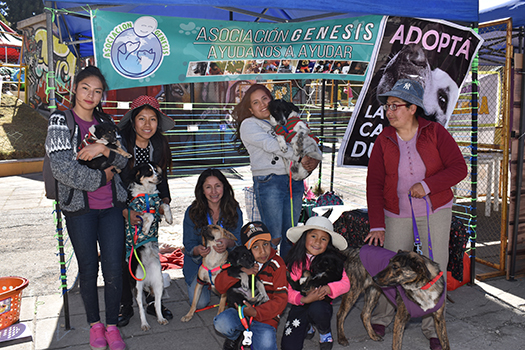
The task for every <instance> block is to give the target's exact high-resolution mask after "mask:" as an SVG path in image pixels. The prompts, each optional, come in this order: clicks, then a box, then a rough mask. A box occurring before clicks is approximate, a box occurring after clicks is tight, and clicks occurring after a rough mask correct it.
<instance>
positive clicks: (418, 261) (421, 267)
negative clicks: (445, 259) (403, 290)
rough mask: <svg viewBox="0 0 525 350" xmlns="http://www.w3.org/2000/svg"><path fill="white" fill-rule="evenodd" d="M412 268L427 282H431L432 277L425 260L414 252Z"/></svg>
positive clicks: (411, 256)
mask: <svg viewBox="0 0 525 350" xmlns="http://www.w3.org/2000/svg"><path fill="white" fill-rule="evenodd" d="M409 261H410V267H411V268H412V269H413V270H414V271H415V272H416V273H417V274H418V275H419V276H424V277H425V278H426V279H427V280H430V279H431V277H432V275H431V274H430V271H429V270H428V267H427V265H426V263H425V259H424V258H423V256H422V255H419V254H417V253H414V252H410V259H409Z"/></svg>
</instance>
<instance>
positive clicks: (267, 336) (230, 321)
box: [213, 308, 277, 350]
mask: <svg viewBox="0 0 525 350" xmlns="http://www.w3.org/2000/svg"><path fill="white" fill-rule="evenodd" d="M213 325H214V326H215V329H216V330H217V332H219V333H221V334H222V335H224V336H225V337H226V338H228V339H230V340H235V339H237V338H238V337H239V336H240V335H241V333H243V332H244V330H245V329H244V326H243V325H242V323H241V320H240V319H239V313H238V311H237V309H235V308H229V309H226V310H224V311H223V312H221V313H220V314H218V315H217V316H215V318H214V319H213ZM250 331H251V332H252V333H253V336H252V346H253V349H254V350H277V333H276V330H275V328H274V327H273V326H270V325H269V324H266V323H262V322H257V321H255V320H253V321H252V323H251V325H250Z"/></svg>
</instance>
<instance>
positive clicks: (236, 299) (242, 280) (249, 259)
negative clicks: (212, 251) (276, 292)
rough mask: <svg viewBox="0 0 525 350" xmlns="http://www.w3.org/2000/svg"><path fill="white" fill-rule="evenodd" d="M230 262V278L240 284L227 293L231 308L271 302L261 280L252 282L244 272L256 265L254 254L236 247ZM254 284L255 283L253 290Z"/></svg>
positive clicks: (255, 279)
mask: <svg viewBox="0 0 525 350" xmlns="http://www.w3.org/2000/svg"><path fill="white" fill-rule="evenodd" d="M228 260H229V262H230V264H231V266H230V267H228V269H227V270H226V271H227V272H228V276H231V277H235V278H238V279H239V282H237V283H236V284H235V285H234V286H233V287H231V288H230V289H228V292H227V293H226V296H227V299H226V300H227V302H228V306H229V307H237V305H241V306H242V305H243V302H244V301H245V300H247V301H248V302H249V303H250V305H252V306H257V305H260V304H262V303H265V302H267V301H268V300H270V298H268V294H266V289H265V288H264V284H263V283H262V282H261V280H260V279H259V278H258V277H254V278H253V280H252V281H250V276H248V275H247V274H246V273H245V272H242V268H243V267H244V268H245V269H251V268H252V267H253V265H254V264H255V258H254V257H253V254H252V252H251V251H250V250H249V249H248V248H246V246H244V245H241V246H237V247H235V248H234V249H233V250H232V251H231V252H230V253H229V254H228ZM341 272H342V271H341ZM252 276H255V275H252ZM252 283H255V286H253V289H252ZM252 291H253V295H252Z"/></svg>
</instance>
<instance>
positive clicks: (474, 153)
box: [469, 23, 479, 285]
mask: <svg viewBox="0 0 525 350" xmlns="http://www.w3.org/2000/svg"><path fill="white" fill-rule="evenodd" d="M477 27H478V24H477V23H476V24H475V25H474V28H477ZM478 58H479V55H477V57H476V58H475V59H474V61H473V62H472V109H471V113H472V132H471V135H470V142H471V144H472V148H471V158H470V165H471V178H470V181H471V191H472V193H471V208H472V209H471V221H470V223H469V226H470V227H471V228H474V229H473V231H474V232H471V235H470V252H471V254H470V284H471V285H473V284H474V280H475V278H476V237H477V221H478V210H477V209H478V208H477V198H478V187H477V183H478V132H477V130H478V85H477V83H475V82H477V81H478Z"/></svg>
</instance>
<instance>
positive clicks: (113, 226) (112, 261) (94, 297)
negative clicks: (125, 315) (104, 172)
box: [66, 208, 124, 325]
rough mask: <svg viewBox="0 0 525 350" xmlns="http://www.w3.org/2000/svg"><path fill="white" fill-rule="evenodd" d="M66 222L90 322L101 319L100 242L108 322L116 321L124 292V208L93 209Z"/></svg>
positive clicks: (68, 217) (112, 323)
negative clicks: (98, 283)
mask: <svg viewBox="0 0 525 350" xmlns="http://www.w3.org/2000/svg"><path fill="white" fill-rule="evenodd" d="M66 226H67V230H68V233H69V237H70V239H71V243H72V244H73V248H74V250H75V256H76V257H77V261H78V272H79V281H80V294H81V295H82V300H83V301H84V308H85V309H86V314H87V321H88V322H89V323H90V324H91V323H95V322H98V321H100V315H99V305H98V292H97V277H98V248H97V242H98V245H99V247H100V264H101V266H102V275H103V276H104V300H105V303H106V324H110V325H116V324H117V321H118V313H119V307H120V296H121V293H122V251H123V248H124V218H123V217H122V208H108V209H91V210H90V211H89V212H88V213H86V214H83V215H79V216H67V217H66Z"/></svg>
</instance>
